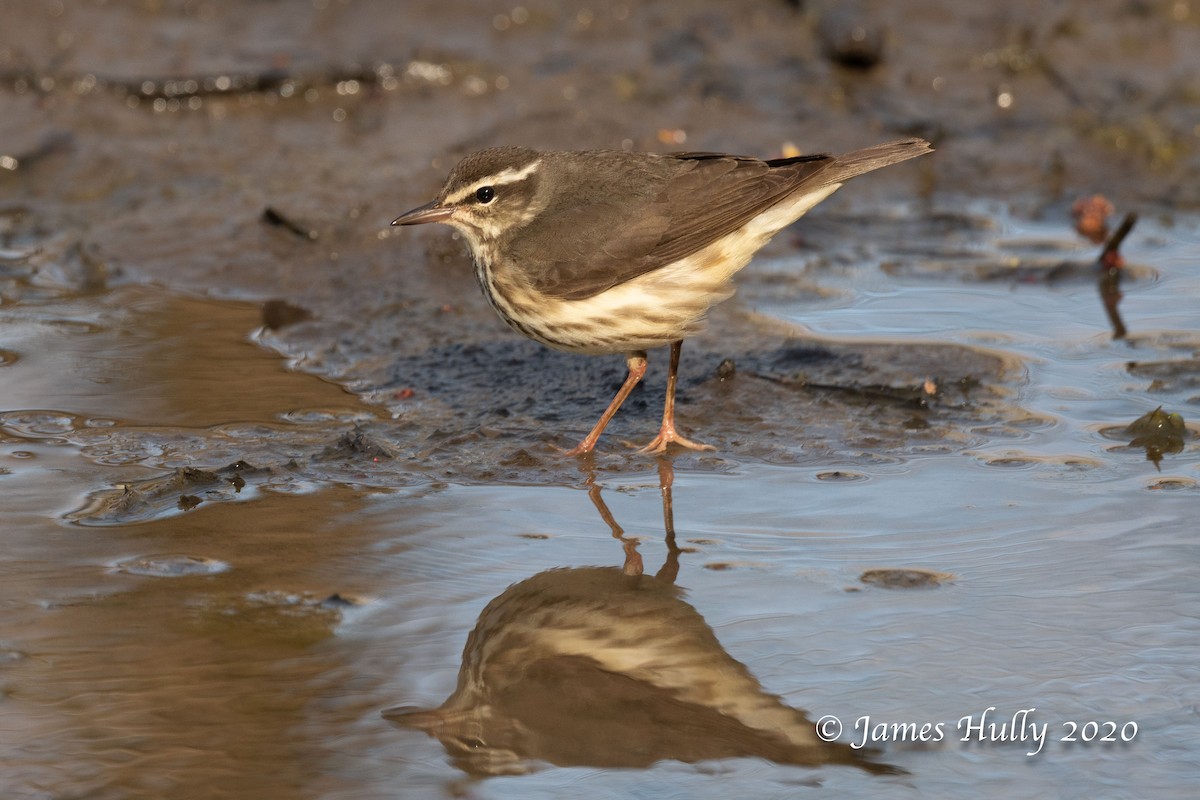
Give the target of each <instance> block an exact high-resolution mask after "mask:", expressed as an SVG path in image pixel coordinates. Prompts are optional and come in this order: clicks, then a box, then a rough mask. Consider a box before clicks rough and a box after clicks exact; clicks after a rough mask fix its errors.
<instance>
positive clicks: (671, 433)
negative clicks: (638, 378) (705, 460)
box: [638, 340, 716, 453]
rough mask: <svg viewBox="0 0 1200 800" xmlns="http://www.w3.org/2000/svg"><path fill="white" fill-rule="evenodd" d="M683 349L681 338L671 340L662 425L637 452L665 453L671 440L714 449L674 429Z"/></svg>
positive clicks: (702, 448)
mask: <svg viewBox="0 0 1200 800" xmlns="http://www.w3.org/2000/svg"><path fill="white" fill-rule="evenodd" d="M682 350H683V340H680V341H678V342H671V367H670V370H669V371H668V372H667V399H666V402H665V403H663V421H662V427H661V428H659V430H658V436H655V437H654V441H652V442H650V444H648V445H646V446H645V447H643V448H642V449H641V450H639V451H638V452H639V453H665V452H666V450H667V446H668V445H670V444H671V443H672V442H673V443H675V444H677V445H679V446H680V447H686V448H688V449H690V450H715V449H716V448H715V447H713V446H712V445H710V444H700V443H699V442H693V441H691V440H690V439H686V438H684V436H683V435H682V434H680V433H679V432H678V431H676V430H675V380H676V376H677V375H678V374H679V354H680V352H681V351H682Z"/></svg>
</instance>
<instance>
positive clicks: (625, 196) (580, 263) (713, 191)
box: [514, 153, 834, 300]
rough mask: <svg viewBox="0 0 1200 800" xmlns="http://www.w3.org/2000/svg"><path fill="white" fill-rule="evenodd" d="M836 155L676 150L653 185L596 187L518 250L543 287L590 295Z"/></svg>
mask: <svg viewBox="0 0 1200 800" xmlns="http://www.w3.org/2000/svg"><path fill="white" fill-rule="evenodd" d="M833 160H834V159H833V157H831V156H824V155H822V156H803V157H801V158H795V159H784V160H780V161H776V162H767V161H760V160H758V159H753V158H742V157H737V156H729V155H722V154H718V153H678V154H674V155H672V156H671V157H669V158H668V159H664V160H663V163H664V165H665V166H667V167H669V172H668V174H666V175H662V176H659V177H658V179H657V180H655V181H654V182H653V183H651V184H650V186H652V187H653V190H654V191H653V193H647V194H642V195H639V194H638V193H637V192H636V191H630V190H629V189H628V188H626V187H623V186H621V185H619V184H618V185H614V186H611V187H597V188H596V191H595V194H594V197H595V200H594V201H591V202H584V203H579V204H576V205H574V206H572V207H571V208H558V209H556V213H555V214H553V215H552V216H553V218H554V220H555V229H554V231H552V232H550V231H547V233H549V234H550V235H540V236H537V237H536V240H537V241H538V242H539V246H538V250H537V251H536V252H529V253H524V254H522V253H515V254H514V255H516V257H517V258H518V259H520V260H521V261H522V263H523V264H525V265H526V266H527V267H534V268H533V269H530V270H529V271H528V273H527V274H528V277H529V278H530V282H531V283H532V284H533V288H535V289H537V290H538V291H540V292H542V293H544V294H549V295H552V296H555V297H559V298H563V299H568V300H579V299H584V298H587V297H592V296H594V295H596V294H599V293H600V292H603V291H604V290H606V289H608V288H610V287H612V286H615V285H617V284H620V283H624V282H625V281H628V280H632V279H633V278H636V277H638V276H640V275H644V274H646V273H648V272H653V271H654V270H656V269H659V268H661V267H663V266H665V265H667V264H670V263H673V262H674V261H677V260H679V259H681V258H684V257H686V256H689V255H691V254H692V253H695V252H697V251H698V250H702V249H703V248H704V247H706V246H707V245H709V244H711V243H712V242H714V241H716V240H718V239H720V238H721V237H723V236H726V235H728V234H730V233H732V232H733V231H735V230H737V229H738V228H740V227H742V226H743V225H745V224H746V223H747V222H749V221H750V220H751V219H753V218H754V217H755V216H757V215H758V214H759V213H761V212H762V211H764V210H766V209H767V208H770V207H771V206H772V205H774V204H776V203H778V202H779V201H780V200H782V199H783V198H784V197H786V196H788V195H789V194H792V193H793V192H795V191H796V190H797V189H799V188H800V187H802V186H803V185H804V184H805V183H806V182H808V181H812V180H813V179H814V178H819V176H820V174H821V173H822V171H823V170H824V169H825V168H826V167H827V166H828V165H829V164H830V163H831V162H832V161H833ZM818 182H819V183H820V185H826V182H822V181H818ZM629 185H645V181H644V180H643V181H641V182H639V183H637V184H634V183H633V182H632V181H631V182H630V183H628V184H627V186H629ZM606 189H608V191H606ZM531 239H532V237H530V238H527V241H529V240H531ZM535 265H536V266H535Z"/></svg>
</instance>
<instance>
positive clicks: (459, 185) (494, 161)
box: [392, 147, 547, 256]
mask: <svg viewBox="0 0 1200 800" xmlns="http://www.w3.org/2000/svg"><path fill="white" fill-rule="evenodd" d="M546 162H547V159H546V158H545V157H544V156H543V154H541V153H538V152H537V151H536V150H530V149H528V148H525V147H495V148H492V149H489V150H481V151H479V152H478V153H474V154H472V155H469V156H467V157H466V158H464V159H463V160H462V161H460V162H459V163H458V166H456V167H455V168H454V169H453V170H452V171H451V173H450V177H448V178H447V179H446V185H445V186H444V187H442V191H441V192H440V193H439V194H438V196H437V198H436V199H434V200H433V201H432V202H429V203H426V204H425V205H423V206H419V207H417V208H414V209H413V210H412V211H409V212H406V213H404V214H401V215H400V216H399V217H396V219H395V220H393V221H392V224H393V225H421V224H423V223H426V222H444V223H446V224H447V225H452V226H454V227H455V228H457V229H458V230H459V231H460V232H462V234H463V235H464V236H465V237H466V239H467V241H468V243H469V244H470V245H471V249H472V250H473V251H474V252H475V254H476V256H479V255H481V249H482V248H485V247H487V246H488V245H491V244H493V243H495V242H497V241H498V240H500V239H501V238H502V237H504V236H505V235H506V234H508V233H511V232H512V231H515V230H517V229H519V228H521V227H523V226H524V225H525V224H527V223H528V222H529V221H530V220H532V219H533V218H534V217H535V216H537V214H538V212H539V211H540V210H541V209H542V208H543V207H544V206H545V200H544V199H543V198H542V194H543V192H542V191H541V189H542V184H543V177H544V176H543V174H542V173H543V171H544V168H545V167H546Z"/></svg>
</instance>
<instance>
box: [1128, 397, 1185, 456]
mask: <svg viewBox="0 0 1200 800" xmlns="http://www.w3.org/2000/svg"><path fill="white" fill-rule="evenodd" d="M1125 433H1127V434H1129V435H1130V436H1132V437H1133V440H1132V441H1130V442H1129V446H1130V447H1144V448H1145V449H1146V460H1147V461H1153V462H1154V466H1155V468H1157V469H1159V470H1161V469H1162V467H1161V466H1159V462H1161V461H1162V458H1163V456H1164V455H1174V454H1175V453H1179V452H1182V451H1183V439H1184V436H1186V435H1187V425H1186V424H1185V423H1184V421H1183V417H1182V416H1180V415H1179V414H1174V413H1171V414H1168V413H1166V412H1164V411H1163V409H1162V406H1159V407H1158V408H1156V409H1154V410H1153V411H1151V412H1150V413H1149V414H1143V415H1142V416H1140V417H1138V418H1137V419H1135V420H1134V421H1133V422H1131V423H1130V424H1129V427H1127V428H1126V429H1125Z"/></svg>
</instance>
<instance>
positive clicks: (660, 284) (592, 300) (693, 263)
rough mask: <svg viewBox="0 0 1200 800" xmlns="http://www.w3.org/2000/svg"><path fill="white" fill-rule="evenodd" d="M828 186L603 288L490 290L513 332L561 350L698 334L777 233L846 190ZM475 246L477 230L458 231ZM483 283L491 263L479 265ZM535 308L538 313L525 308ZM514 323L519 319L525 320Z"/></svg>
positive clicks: (513, 281)
mask: <svg viewBox="0 0 1200 800" xmlns="http://www.w3.org/2000/svg"><path fill="white" fill-rule="evenodd" d="M840 186H841V184H840V183H834V184H829V185H825V186H821V187H818V188H815V189H810V190H807V191H803V190H802V191H799V192H797V193H796V194H795V195H794V196H793V197H791V198H789V199H787V200H784V201H783V202H780V203H778V204H777V205H775V206H773V207H772V208H770V209H768V210H767V211H764V212H763V213H761V214H759V215H758V216H756V217H753V218H751V219H750V221H749V222H747V223H746V224H745V225H743V226H742V227H741V228H738V229H737V230H735V231H734V232H733V233H730V234H727V235H726V236H723V237H721V238H720V239H717V240H715V241H713V242H711V243H710V244H708V245H706V246H705V247H703V248H701V249H700V250H698V251H696V252H694V253H692V254H691V255H689V256H687V257H685V258H683V259H680V260H679V261H676V262H674V263H671V264H667V265H665V266H663V267H660V268H658V269H655V270H654V271H652V272H647V273H645V274H642V275H639V276H638V277H636V278H633V279H632V280H629V281H626V282H624V283H621V284H618V285H617V286H614V287H612V288H610V289H608V290H606V291H604V292H601V293H599V294H596V295H593V296H592V297H586V298H582V299H577V300H572V299H563V298H559V297H554V296H552V295H548V294H544V293H542V292H539V291H537V290H536V289H534V288H533V287H531V286H530V285H529V284H528V283H526V282H524V281H522V280H521V279H520V277H519V276H518V275H513V274H497V273H495V272H493V273H492V274H491V275H490V276H488V277H490V278H491V280H492V281H493V282H495V284H496V291H491V292H485V293H486V294H487V295H488V299H489V300H490V301H491V302H492V304H493V305H494V306H495V307H496V311H497V312H498V313H499V314H500V316H501V317H503V318H504V319H505V321H507V322H508V323H509V325H511V326H512V327H513V328H514V329H516V330H518V331H520V332H521V333H523V334H525V335H526V336H529V337H530V338H533V339H536V340H537V341H539V342H541V343H543V344H545V345H547V346H549V347H553V348H555V349H557V350H566V351H570V352H575V353H591V354H605V353H628V352H632V351H637V350H648V349H651V348H654V347H660V346H663V345H667V344H670V343H671V342H675V341H679V340H681V339H684V338H686V337H688V336H692V335H694V334H695V333H697V332H698V331H700V330H701V329H702V327H703V321H704V316H705V314H706V312H707V311H708V310H709V308H711V307H712V306H713V305H715V304H717V303H719V302H721V301H722V300H725V299H727V298H729V297H730V296H731V295H732V294H733V291H734V290H733V285H732V283H731V280H732V278H733V276H734V274H735V273H737V272H738V271H739V270H741V269H742V268H743V267H745V266H746V265H747V264H748V263H749V262H750V259H751V258H752V257H753V256H754V254H755V253H756V252H758V250H759V249H761V248H762V247H763V245H765V244H766V243H767V242H768V241H769V240H770V239H771V237H772V236H774V235H775V234H776V233H778V232H779V231H780V230H782V229H783V228H785V227H787V226H788V225H790V224H791V223H793V222H795V221H796V220H797V219H799V218H800V217H801V216H803V215H804V214H805V213H806V212H807V211H808V210H809V209H811V208H812V207H813V206H815V205H817V204H818V203H820V202H821V201H822V200H824V199H825V198H827V197H829V195H831V194H833V192H834V191H836V190H837V189H838V187H840ZM460 230H462V232H463V234H464V235H466V236H467V238H468V241H469V243H470V244H471V245H472V250H474V251H475V252H479V248H478V247H476V246H475V245H476V242H474V241H471V239H473V235H472V232H471V231H470V230H467V229H465V228H460ZM477 268H478V271H479V272H480V278H481V280H484V279H486V278H485V277H484V276H485V275H486V273H487V272H489V271H490V266H489V265H486V264H477ZM527 308H536V313H533V314H531V313H528V312H524V311H523V310H524V309H527ZM514 320H521V322H520V323H518V322H516V321H514Z"/></svg>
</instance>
